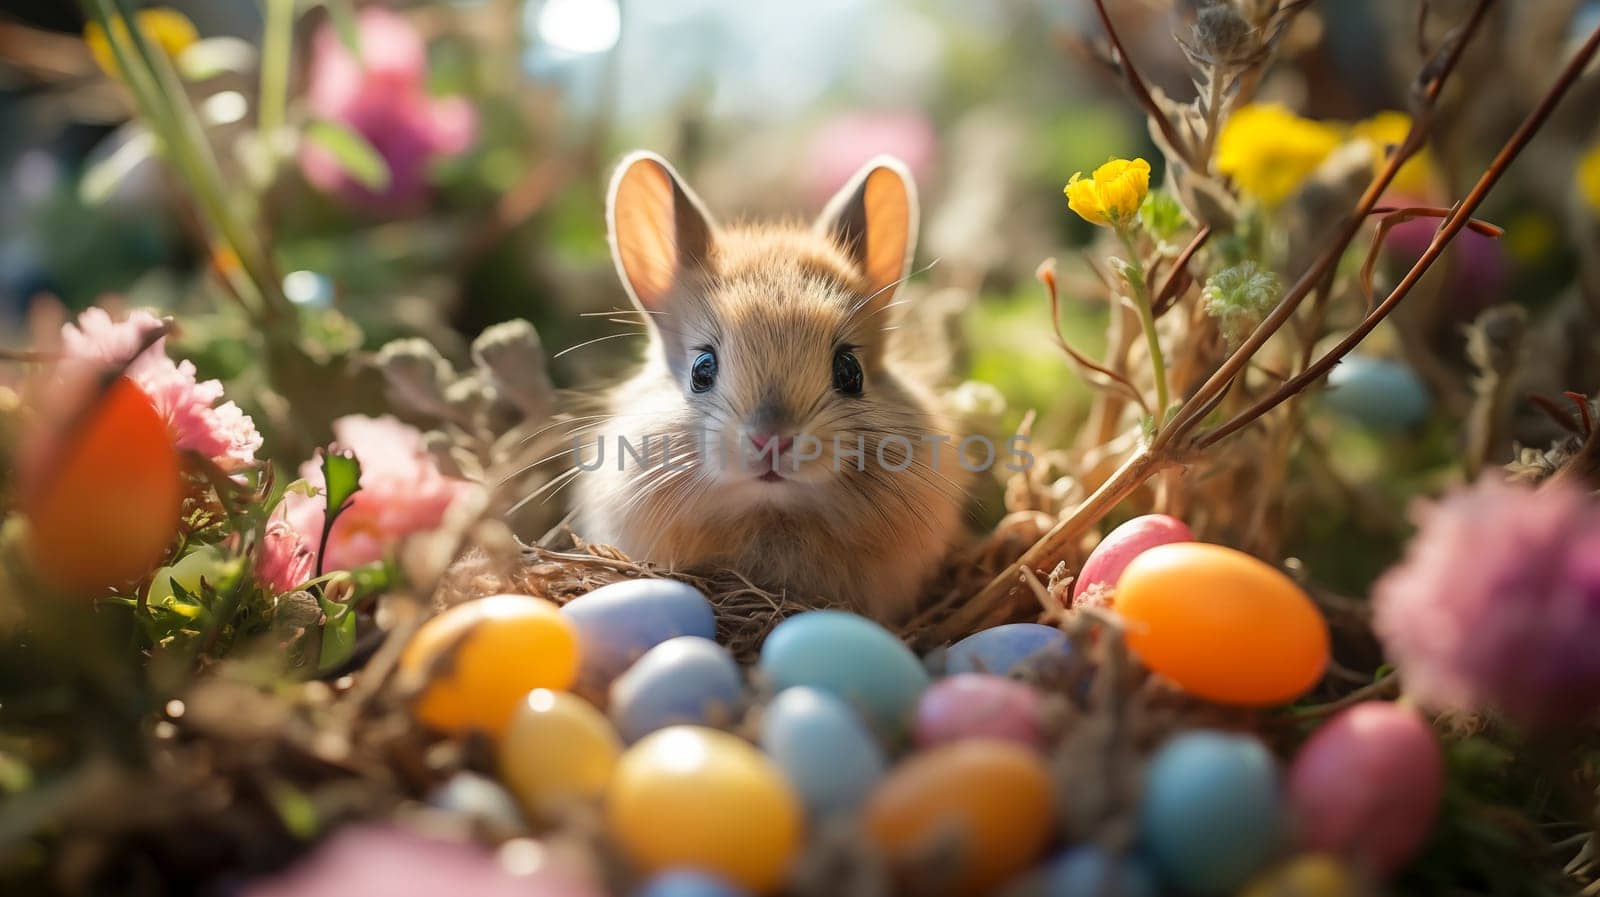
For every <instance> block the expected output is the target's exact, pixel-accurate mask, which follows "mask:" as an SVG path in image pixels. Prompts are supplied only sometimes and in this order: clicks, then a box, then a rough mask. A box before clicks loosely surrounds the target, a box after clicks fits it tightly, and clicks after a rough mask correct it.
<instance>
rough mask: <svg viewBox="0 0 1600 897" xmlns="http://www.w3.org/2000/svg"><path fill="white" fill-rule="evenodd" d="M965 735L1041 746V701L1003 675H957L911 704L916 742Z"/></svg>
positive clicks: (924, 744)
mask: <svg viewBox="0 0 1600 897" xmlns="http://www.w3.org/2000/svg"><path fill="white" fill-rule="evenodd" d="M965 738H1000V739H1004V740H1006V741H1014V742H1016V743H1018V744H1022V745H1025V746H1027V747H1031V748H1037V749H1039V750H1043V749H1044V747H1045V742H1046V738H1045V732H1044V721H1043V699H1042V698H1041V697H1040V696H1039V693H1038V692H1037V691H1035V690H1034V689H1033V688H1032V687H1031V686H1028V685H1024V684H1023V683H1021V682H1018V681H1016V680H1014V679H1007V678H1005V677H1003V676H992V675H989V674H987V673H960V674H957V675H955V676H950V677H947V678H945V679H940V680H939V681H938V682H935V683H934V684H933V685H932V687H930V688H929V689H928V690H927V691H926V692H923V694H922V699H921V700H920V701H918V702H917V722H916V739H917V744H918V745H920V746H922V747H930V746H932V745H936V744H944V743H946V742H951V741H960V740H962V739H965Z"/></svg>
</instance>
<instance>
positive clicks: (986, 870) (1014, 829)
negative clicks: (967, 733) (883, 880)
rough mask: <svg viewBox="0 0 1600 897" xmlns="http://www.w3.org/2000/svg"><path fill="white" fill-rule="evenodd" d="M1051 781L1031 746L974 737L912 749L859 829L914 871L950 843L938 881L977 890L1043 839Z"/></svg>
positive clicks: (1027, 858) (1032, 855)
mask: <svg viewBox="0 0 1600 897" xmlns="http://www.w3.org/2000/svg"><path fill="white" fill-rule="evenodd" d="M1053 792H1054V787H1053V786H1052V784H1051V782H1050V775H1049V773H1048V772H1047V771H1046V770H1045V767H1044V761H1043V760H1041V759H1040V757H1039V754H1038V752H1037V751H1036V750H1033V749H1032V748H1027V747H1023V746H1022V745H1019V744H1016V743H1015V742H1010V741H1001V740H998V739H981V738H975V739H970V740H967V741H957V742H952V743H950V744H945V745H941V746H939V747H936V748H933V749H932V750H928V751H923V752H922V753H919V754H915V755H913V756H912V757H911V758H910V759H909V760H907V761H905V762H904V763H902V764H900V765H899V766H897V767H896V768H895V769H894V770H893V771H892V772H891V773H890V774H889V777H888V778H886V779H884V780H883V782H882V783H881V784H879V785H878V788H877V790H876V791H874V792H873V794H872V797H871V799H870V800H869V801H868V802H867V806H866V810H865V812H864V814H863V819H864V824H865V828H866V832H867V835H868V836H869V837H871V838H872V840H873V841H874V842H876V843H877V845H878V846H879V847H880V848H881V849H883V850H884V851H885V852H887V853H888V854H889V856H890V857H891V859H894V860H895V861H897V862H898V864H899V865H900V866H901V867H902V869H903V870H905V869H910V870H911V877H912V878H913V879H914V878H915V872H916V864H917V863H919V862H922V861H924V860H925V858H926V857H927V856H929V855H930V853H936V852H939V851H940V850H941V849H953V850H954V853H953V855H952V856H953V863H954V864H953V865H952V866H951V867H950V868H948V869H945V870H944V872H943V873H942V876H943V879H942V883H943V884H944V885H946V886H947V890H948V891H949V892H950V893H953V894H985V893H988V892H990V891H991V890H993V889H994V888H995V887H996V886H997V885H999V884H1001V883H1002V882H1004V881H1006V880H1008V879H1010V878H1012V877H1013V876H1015V875H1017V874H1018V873H1020V872H1021V871H1022V870H1024V869H1025V868H1027V866H1028V864H1029V863H1031V862H1032V861H1033V860H1034V859H1036V858H1037V857H1038V855H1039V853H1040V851H1042V850H1043V849H1044V848H1045V846H1046V844H1048V843H1049V838H1050V828H1051V824H1052V818H1053V816H1054V807H1053V800H1052V797H1051V795H1052V793H1053Z"/></svg>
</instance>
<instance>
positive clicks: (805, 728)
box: [761, 686, 887, 818]
mask: <svg viewBox="0 0 1600 897" xmlns="http://www.w3.org/2000/svg"><path fill="white" fill-rule="evenodd" d="M761 749H762V750H764V751H766V752H767V756H768V757H771V758H772V762H773V763H776V764H777V765H778V768H779V769H781V770H783V774H784V776H785V777H787V778H788V780H789V784H791V785H793V786H794V789H795V791H796V792H798V793H799V795H800V800H801V802H803V803H804V804H805V807H806V810H807V811H808V812H809V813H811V814H812V816H814V817H817V818H821V817H825V816H829V815H832V814H835V813H840V812H843V811H848V810H854V809H855V808H856V807H857V806H859V805H860V804H861V802H862V801H863V800H865V799H866V796H867V794H868V792H870V791H871V789H872V786H873V785H875V784H877V782H878V780H879V779H880V778H882V777H883V771H884V767H885V766H886V765H887V764H886V762H885V760H884V757H883V749H882V748H880V747H879V746H878V743H877V742H876V741H874V740H873V738H872V736H871V735H870V734H868V732H867V730H866V729H865V728H863V727H862V725H861V721H860V719H859V718H858V717H857V716H856V713H855V711H854V710H852V709H850V707H849V705H847V704H845V703H844V702H843V701H841V700H840V699H839V698H836V697H834V696H833V695H831V694H829V693H828V692H825V691H821V690H819V689H815V688H807V687H805V686H800V687H797V688H789V689H785V690H784V691H783V692H782V693H780V694H779V695H778V696H777V697H776V698H774V699H773V700H772V702H771V703H770V704H768V705H767V707H766V710H765V711H764V712H763V714H762V716H761Z"/></svg>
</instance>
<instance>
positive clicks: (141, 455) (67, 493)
mask: <svg viewBox="0 0 1600 897" xmlns="http://www.w3.org/2000/svg"><path fill="white" fill-rule="evenodd" d="M73 408H74V410H75V411H76V413H75V414H72V415H69V416H68V419H67V420H66V421H65V422H64V423H63V424H62V425H61V426H59V427H53V428H48V429H46V430H44V431H41V432H40V433H36V434H30V438H29V441H28V442H27V444H25V445H24V446H23V449H22V457H21V459H20V462H19V467H20V470H21V473H20V474H19V476H18V481H17V485H18V488H19V490H20V493H21V494H20V496H19V498H20V499H21V508H22V511H23V513H24V514H25V515H26V516H27V518H28V524H29V526H28V536H27V540H26V543H25V550H26V553H27V557H28V560H29V562H30V563H31V564H32V566H33V569H34V570H35V571H36V572H37V573H38V574H39V577H40V578H41V579H42V580H43V581H44V582H45V583H46V584H47V585H50V586H52V587H54V588H57V589H60V590H62V591H65V592H73V593H80V594H90V593H94V592H103V591H105V590H106V589H109V588H111V587H112V586H115V585H119V584H121V583H125V582H129V581H131V580H136V579H139V578H141V577H143V576H144V575H145V574H147V573H149V572H150V571H151V570H154V569H155V567H156V565H157V564H159V563H160V562H161V558H162V556H163V555H165V554H166V552H167V549H168V548H169V547H171V545H172V542H173V539H174V538H175V537H176V536H177V531H178V513H179V508H180V505H181V504H182V500H183V483H182V479H181V475H180V474H181V471H180V463H179V458H178V450H177V448H176V447H175V445H174V443H173V439H172V434H171V433H170V432H169V431H168V429H167V424H166V421H165V420H163V419H162V417H161V414H160V412H158V411H157V410H156V406H155V405H154V404H153V403H152V402H151V401H150V397H149V396H147V395H146V394H145V393H144V391H143V390H141V389H139V387H138V386H136V385H134V383H133V381H132V380H129V379H128V378H127V377H119V378H117V380H115V381H114V382H113V383H112V384H111V385H110V386H109V387H107V388H106V389H105V390H104V391H103V392H99V393H98V394H96V395H95V396H94V398H93V399H92V400H90V401H89V402H87V403H85V404H84V405H83V406H81V407H80V406H77V405H74V406H73Z"/></svg>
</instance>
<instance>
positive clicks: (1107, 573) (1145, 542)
mask: <svg viewBox="0 0 1600 897" xmlns="http://www.w3.org/2000/svg"><path fill="white" fill-rule="evenodd" d="M1193 541H1194V533H1192V532H1190V531H1189V526H1188V524H1186V523H1184V522H1183V521H1182V520H1179V519H1178V518H1176V517H1168V516H1167V515H1166V514H1145V515H1143V516H1141V517H1135V518H1133V519H1132V520H1129V521H1128V522H1126V523H1124V524H1122V525H1121V526H1119V527H1117V528H1116V529H1114V530H1112V531H1111V532H1109V533H1107V534H1106V537H1105V538H1104V539H1101V540H1100V544H1099V545H1096V546H1095V547H1094V550H1093V551H1091V552H1089V557H1088V558H1087V559H1086V560H1084V562H1083V569H1082V570H1079V571H1078V578H1077V580H1076V581H1074V582H1073V584H1072V597H1073V600H1074V602H1076V601H1077V598H1078V596H1080V595H1082V594H1084V593H1085V592H1087V591H1088V590H1089V589H1090V588H1091V587H1094V586H1099V587H1101V588H1104V589H1114V588H1116V586H1117V580H1119V579H1121V578H1122V571H1123V570H1126V569H1127V568H1128V564H1130V563H1132V562H1133V559H1134V558H1136V557H1138V556H1139V555H1141V554H1143V553H1144V552H1145V551H1147V550H1149V549H1151V548H1154V547H1156V546H1157V545H1166V544H1169V543H1172V542H1193Z"/></svg>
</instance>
